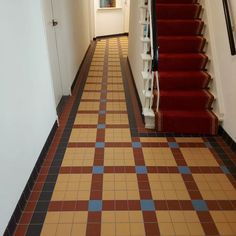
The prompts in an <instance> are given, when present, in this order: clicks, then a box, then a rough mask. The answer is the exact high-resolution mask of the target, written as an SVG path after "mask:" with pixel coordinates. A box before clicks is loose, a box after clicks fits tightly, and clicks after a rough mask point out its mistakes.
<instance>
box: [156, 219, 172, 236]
mask: <svg viewBox="0 0 236 236" xmlns="http://www.w3.org/2000/svg"><path fill="white" fill-rule="evenodd" d="M159 229H160V233H161V235H165V236H167V235H168V236H173V235H175V231H174V227H173V224H172V223H165V222H160V223H159Z"/></svg>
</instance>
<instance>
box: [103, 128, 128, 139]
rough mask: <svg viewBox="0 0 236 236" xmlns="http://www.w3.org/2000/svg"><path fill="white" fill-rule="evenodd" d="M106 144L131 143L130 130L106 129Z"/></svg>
mask: <svg viewBox="0 0 236 236" xmlns="http://www.w3.org/2000/svg"><path fill="white" fill-rule="evenodd" d="M105 142H131V135H130V130H129V129H106V130H105Z"/></svg>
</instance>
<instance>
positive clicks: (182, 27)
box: [157, 20, 204, 36]
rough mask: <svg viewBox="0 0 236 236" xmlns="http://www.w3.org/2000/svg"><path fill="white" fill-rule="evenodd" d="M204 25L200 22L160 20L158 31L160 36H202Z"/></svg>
mask: <svg viewBox="0 0 236 236" xmlns="http://www.w3.org/2000/svg"><path fill="white" fill-rule="evenodd" d="M203 26H204V23H203V22H202V21H199V20H191V21H184V20H173V21H172V20H170V21H169V20H168V21H167V20H158V21H157V29H158V35H159V36H164V35H172V36H173V35H179V36H181V35H189V36H190V35H200V34H201V32H202V29H203Z"/></svg>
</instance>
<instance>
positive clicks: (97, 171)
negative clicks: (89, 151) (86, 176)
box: [93, 166, 104, 174]
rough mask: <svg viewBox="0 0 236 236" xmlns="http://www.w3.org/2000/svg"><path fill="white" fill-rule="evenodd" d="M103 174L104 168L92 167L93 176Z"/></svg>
mask: <svg viewBox="0 0 236 236" xmlns="http://www.w3.org/2000/svg"><path fill="white" fill-rule="evenodd" d="M103 173H104V166H94V167H93V174H103Z"/></svg>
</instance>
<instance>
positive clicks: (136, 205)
mask: <svg viewBox="0 0 236 236" xmlns="http://www.w3.org/2000/svg"><path fill="white" fill-rule="evenodd" d="M128 208H129V210H130V211H137V210H141V206H140V201H139V200H130V201H128Z"/></svg>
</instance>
